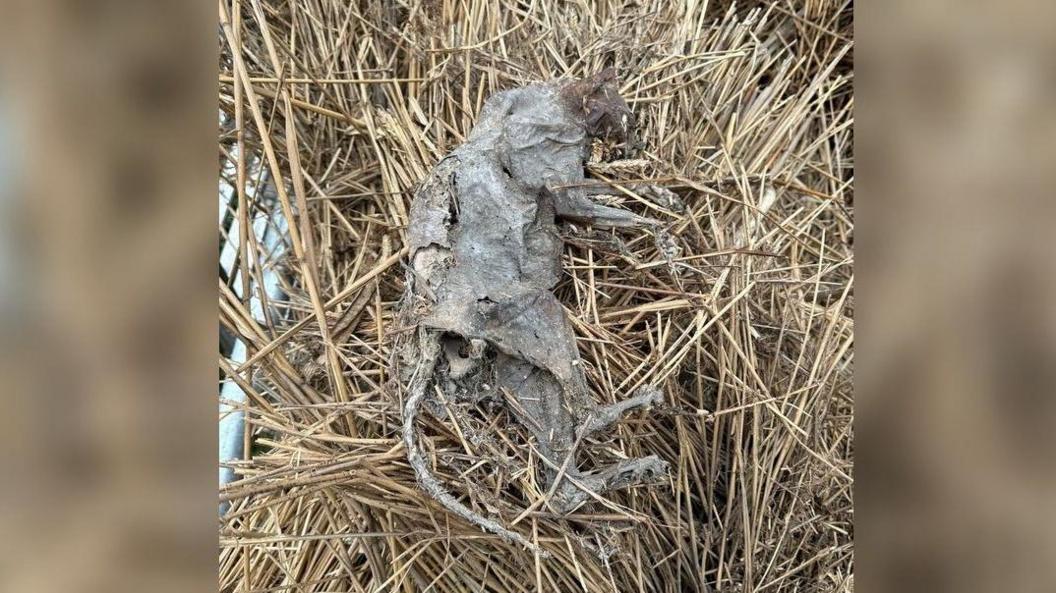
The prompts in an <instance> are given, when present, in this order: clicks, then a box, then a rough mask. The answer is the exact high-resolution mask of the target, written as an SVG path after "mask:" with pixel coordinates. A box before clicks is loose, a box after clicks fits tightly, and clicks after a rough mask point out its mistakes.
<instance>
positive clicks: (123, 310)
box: [0, 0, 1056, 591]
mask: <svg viewBox="0 0 1056 593" xmlns="http://www.w3.org/2000/svg"><path fill="white" fill-rule="evenodd" d="M192 6H194V5H193V4H192V3H177V2H168V3H160V2H116V1H115V2H53V1H47V0H43V1H39V2H28V1H22V2H18V1H8V2H5V4H4V18H3V19H2V22H0V32H2V33H3V35H2V37H0V44H2V45H0V47H2V49H3V51H2V53H0V229H2V230H0V374H2V383H0V385H2V393H3V396H4V400H3V401H4V404H5V408H4V413H2V414H0V446H2V454H0V471H2V472H3V476H4V478H3V480H2V485H0V533H3V534H4V535H5V537H4V538H2V539H0V590H4V591H59V590H78V591H104V590H105V591H133V590H135V591H141V590H151V591H168V590H171V591H176V590H181V591H182V590H190V589H191V588H192V587H193V588H194V589H198V588H203V589H204V590H208V589H209V588H210V587H214V586H215V582H216V581H215V575H216V572H215V571H216V564H215V562H216V560H215V559H216V542H217V540H216V526H217V523H216V521H217V517H216V504H217V499H216V481H215V480H216V478H215V476H216V474H215V471H216V466H215V456H216V440H215V439H216V437H215V435H216V420H217V415H216V414H217V413H216V399H215V398H216V388H217V383H216V381H217V374H216V372H217V371H216V366H215V365H216V354H215V352H216V350H215V348H216V347H217V346H216V345H217V327H216V322H215V311H216V309H215V302H216V301H215V300H214V299H215V296H216V292H215V291H216V288H215V286H214V285H213V284H212V274H213V271H214V270H215V268H214V267H213V266H215V265H216V249H217V243H216V235H215V234H214V232H215V231H214V228H215V227H214V226H213V225H214V218H213V216H214V213H215V211H214V210H213V207H214V204H215V202H214V201H213V200H215V193H214V192H215V191H216V185H215V180H216V178H215V171H216V168H215V166H216V162H217V161H216V160H215V159H216V155H215V153H213V152H212V151H213V150H215V149H214V148H213V146H214V139H215V133H216V131H217V126H216V103H215V92H216V85H217V78H216V74H217V70H216V67H217V62H216V51H217V49H216V48H217V43H216V34H217V28H216V17H215V16H214V13H212V12H211V11H210V10H208V9H209V8H210V7H209V6H208V5H198V6H194V7H192ZM1053 12H1054V10H1053V8H1052V6H1051V3H1042V2H1009V3H981V2H936V3H926V4H925V3H917V2H884V3H872V4H871V5H869V6H863V7H860V9H859V10H858V14H857V15H856V22H857V25H858V32H857V33H856V35H857V36H858V38H859V39H860V40H861V42H862V43H864V46H863V47H862V48H861V50H860V51H858V52H857V54H858V55H857V56H856V57H857V60H858V62H857V63H858V68H857V70H858V77H859V81H858V90H859V91H860V95H861V98H860V104H861V105H862V108H861V109H859V113H858V119H859V122H860V124H859V127H860V130H859V133H858V135H857V136H858V139H859V144H858V149H857V152H858V154H859V158H860V159H861V161H862V166H861V171H862V176H861V179H860V182H859V189H858V192H857V194H858V195H857V197H856V200H858V202H859V203H858V204H856V205H855V206H856V207H857V208H858V209H859V213H858V215H859V220H860V221H861V226H862V228H861V229H859V230H858V231H856V239H855V244H856V251H857V255H858V264H859V265H858V268H859V273H860V276H861V277H860V278H859V280H858V281H859V282H860V286H859V288H858V290H859V291H860V294H859V295H857V296H858V304H857V307H856V310H857V312H858V319H857V320H856V323H857V326H858V329H859V332H860V341H859V344H857V352H858V356H857V359H858V360H857V363H856V386H857V391H858V398H857V420H856V423H857V426H856V431H857V433H858V434H857V438H858V447H859V449H860V455H859V463H860V467H859V469H858V471H857V472H856V475H855V478H856V487H857V488H856V498H857V509H856V514H857V515H858V525H857V526H856V533H857V542H858V554H857V556H858V562H857V564H858V566H859V567H860V570H859V575H857V581H858V587H859V588H860V589H861V590H863V591H884V590H906V591H945V590H950V591H954V590H956V591H994V590H1000V591H1004V590H1012V591H1052V590H1054V588H1056V564H1054V563H1052V562H1051V561H1050V559H1051V558H1053V557H1054V556H1053V554H1054V552H1056V535H1054V534H1056V529H1054V528H1056V513H1054V511H1056V508H1054V506H1056V496H1053V494H1054V492H1056V488H1054V487H1056V472H1054V470H1056V467H1054V465H1056V461H1054V459H1056V456H1054V453H1056V450H1054V445H1056V443H1054V440H1056V436H1054V435H1056V431H1054V427H1056V404H1054V402H1053V397H1052V396H1053V385H1054V383H1056V381H1054V380H1053V379H1054V377H1053V374H1054V373H1056V371H1054V370H1053V369H1054V368H1056V364H1054V363H1056V311H1054V306H1053V302H1054V297H1056V280H1054V274H1053V271H1054V270H1053V263H1052V261H1051V258H1052V252H1053V250H1052V248H1051V238H1050V236H1051V234H1052V233H1051V225H1052V224H1053V222H1054V216H1053V214H1054V209H1056V203H1054V201H1053V198H1052V194H1053V190H1052V183H1053V181H1054V179H1053V178H1054V176H1056V174H1054V171H1056V167H1054V166H1053V165H1054V163H1053V158H1054V155H1056V150H1054V149H1056V146H1054V143H1056V113H1054V110H1056V74H1054V73H1056V69H1054V67H1053V66H1054V64H1053V61H1054V60H1056V51H1054V50H1056V47H1054V43H1056V42H1054V39H1056V37H1054V36H1053V32H1052V30H1051V29H1052V26H1053V23H1054V22H1056V20H1054V18H1053V17H1054V16H1056V15H1054V14H1053Z"/></svg>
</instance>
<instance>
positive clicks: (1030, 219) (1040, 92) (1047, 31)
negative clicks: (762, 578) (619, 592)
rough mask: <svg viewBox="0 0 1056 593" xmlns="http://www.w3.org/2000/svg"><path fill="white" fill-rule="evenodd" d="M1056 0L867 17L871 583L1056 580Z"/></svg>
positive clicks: (861, 401) (865, 267)
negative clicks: (1055, 33) (1055, 31)
mask: <svg viewBox="0 0 1056 593" xmlns="http://www.w3.org/2000/svg"><path fill="white" fill-rule="evenodd" d="M1054 16H1056V15H1054V9H1053V5H1052V3H1041V2H1030V3H1027V2H1010V3H983V2H963V3H962V2H937V3H921V2H893V3H892V2H884V3H873V4H872V5H871V6H862V7H861V8H860V9H859V11H858V12H857V14H856V15H855V22H856V25H857V33H858V39H859V41H860V42H861V43H862V44H863V45H862V47H861V48H860V50H859V51H858V53H857V58H858V60H857V66H858V74H859V77H858V85H857V87H856V90H857V94H858V96H859V99H860V103H859V106H860V108H859V110H858V114H857V115H858V127H857V130H856V132H857V133H856V140H857V142H856V148H857V154H858V157H859V164H860V168H859V171H860V176H859V178H858V182H859V192H858V196H857V199H858V204H857V207H858V209H859V212H858V214H859V221H860V228H859V229H857V233H856V238H855V239H856V240H855V253H856V256H857V258H858V260H857V261H858V269H859V272H860V275H861V278H860V279H859V282H860V284H859V291H860V293H859V295H858V298H859V301H858V308H857V312H858V319H857V329H858V340H857V344H856V346H857V355H858V360H857V362H858V364H857V368H856V376H855V387H856V392H857V396H858V397H857V399H856V415H857V416H856V430H857V437H858V439H859V440H858V463H859V466H858V471H857V472H856V484H855V486H856V490H855V502H856V514H857V517H856V519H857V520H856V528H857V529H856V534H857V536H858V537H857V541H856V543H857V549H858V553H859V555H858V560H859V562H858V566H859V569H860V570H859V574H858V575H857V577H858V581H859V586H860V587H861V588H862V590H868V591H873V590H877V591H899V590H905V591H1052V590H1056V565H1054V564H1053V563H1052V562H1051V559H1052V558H1053V557H1054V555H1053V554H1054V552H1056V496H1054V494H1056V471H1054V470H1056V430H1054V429H1056V400H1054V398H1053V395H1054V392H1053V389H1054V385H1056V380H1054V379H1056V275H1054V264H1053V259H1052V258H1053V247H1052V237H1053V231H1052V228H1053V224H1054V223H1056V216H1054V214H1056V200H1054V195H1053V194H1054V192H1053V182H1054V181H1056V168H1054V166H1053V165H1054V157H1056V76H1054V75H1056V69H1054V66H1056V51H1054V50H1056V37H1054V36H1053V30H1052V24H1053V22H1054V18H1053V17H1054Z"/></svg>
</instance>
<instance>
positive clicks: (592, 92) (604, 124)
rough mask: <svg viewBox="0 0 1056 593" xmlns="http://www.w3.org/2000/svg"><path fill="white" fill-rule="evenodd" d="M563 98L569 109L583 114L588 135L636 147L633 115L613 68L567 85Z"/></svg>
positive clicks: (563, 90)
mask: <svg viewBox="0 0 1056 593" xmlns="http://www.w3.org/2000/svg"><path fill="white" fill-rule="evenodd" d="M561 95H562V96H563V97H564V99H565V101H566V103H567V106H568V107H569V109H572V110H573V111H575V112H577V113H579V114H581V115H582V117H583V121H584V124H585V126H586V129H587V133H588V134H590V135H591V136H593V137H595V138H602V139H605V140H614V141H616V142H622V143H624V144H625V145H627V146H631V145H633V144H634V138H635V137H634V114H633V113H631V109H630V107H628V106H627V102H626V101H624V100H623V97H621V96H620V93H619V90H618V88H617V86H616V70H615V69H614V68H605V69H604V70H602V71H601V72H599V73H597V74H595V75H594V76H591V77H589V78H584V79H582V80H577V81H573V82H570V83H568V84H566V85H565V86H564V88H562V89H561Z"/></svg>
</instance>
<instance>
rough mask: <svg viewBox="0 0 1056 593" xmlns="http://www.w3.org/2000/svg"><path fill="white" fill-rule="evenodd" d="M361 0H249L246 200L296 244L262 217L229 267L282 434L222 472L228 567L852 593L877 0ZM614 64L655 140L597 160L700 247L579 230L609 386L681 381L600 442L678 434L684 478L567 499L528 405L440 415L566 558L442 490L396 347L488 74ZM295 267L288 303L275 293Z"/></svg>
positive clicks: (464, 461)
mask: <svg viewBox="0 0 1056 593" xmlns="http://www.w3.org/2000/svg"><path fill="white" fill-rule="evenodd" d="M360 4H361V6H351V7H349V6H345V3H343V2H333V1H332V0H301V1H297V2H289V3H287V2H272V1H268V2H265V1H263V0H249V1H246V2H242V3H237V1H236V3H235V4H233V5H232V4H230V3H227V2H225V1H222V2H221V3H220V13H221V21H222V22H223V23H224V26H223V27H222V30H221V35H220V44H221V47H222V50H221V51H222V61H221V64H220V71H221V72H220V108H221V110H222V112H223V114H224V116H225V117H224V119H225V123H224V125H223V126H222V129H221V135H220V165H221V185H223V184H224V183H227V184H231V185H234V186H235V187H237V188H239V192H238V196H239V199H238V203H237V206H236V207H232V209H231V212H230V217H232V218H233V219H234V220H236V221H239V222H240V223H241V224H240V225H239V228H240V229H248V228H249V223H250V221H251V220H252V221H257V222H258V224H264V221H267V220H274V219H275V218H281V219H284V220H287V221H289V226H288V233H286V252H285V255H282V256H281V257H277V256H276V255H275V253H274V252H272V251H270V250H268V249H266V248H265V247H264V246H262V245H259V244H257V242H256V241H254V240H253V235H252V233H248V232H239V233H238V235H239V236H238V237H237V241H238V244H239V245H240V246H241V253H240V257H239V259H238V262H237V266H238V269H239V270H241V274H239V275H238V276H237V277H236V278H233V279H230V280H228V279H227V278H224V277H223V275H222V277H221V281H220V318H221V324H222V325H223V326H224V327H225V328H227V329H228V330H230V331H231V332H232V333H233V334H235V335H237V336H238V337H239V338H240V339H242V340H243V341H244V342H245V343H246V344H247V345H248V347H249V352H250V357H251V358H250V362H249V363H248V364H245V365H242V366H241V368H236V367H239V365H238V364H236V363H232V362H231V361H228V360H226V359H221V361H220V367H221V371H222V379H223V380H224V381H231V380H234V381H238V382H239V384H240V385H242V386H243V387H244V388H245V389H246V390H247V392H248V393H249V404H248V405H247V408H246V409H247V411H248V414H249V425H248V429H247V442H251V443H252V448H251V449H250V450H249V451H250V452H251V455H250V454H247V459H246V460H245V461H243V462H241V463H238V464H236V468H237V471H238V472H239V475H240V476H241V479H240V480H239V481H236V482H235V483H233V484H231V485H230V486H228V487H226V488H225V489H224V490H223V491H222V492H221V496H222V498H223V499H224V500H228V501H230V502H231V504H232V506H231V510H230V512H229V513H228V514H227V515H226V516H225V517H223V519H222V520H221V525H220V543H221V549H220V586H221V590H223V591H424V590H430V591H436V592H449V591H466V592H469V591H474V592H475V591H499V592H510V593H513V592H518V593H519V592H525V593H529V592H535V591H584V592H586V593H593V592H601V591H642V592H645V591H671V592H674V591H709V590H714V591H763V590H765V591H770V592H774V593H776V592H779V591H849V590H853V576H852V575H853V542H852V538H853V510H852V509H853V503H852V497H851V488H852V483H853V479H852V477H851V476H852V470H853V444H852V443H853V428H852V416H853V401H852V397H853V394H852V389H851V366H852V365H851V361H852V358H853V329H854V325H853V321H852V318H851V317H852V312H853V311H852V310H853V290H854V289H853V278H854V276H853V263H854V259H853V254H852V250H851V243H852V234H853V201H852V197H853V145H852V144H853V130H852V121H853V98H852V92H853V89H852V81H853V74H852V70H853V59H852V54H851V47H852V40H851V38H852V35H853V33H852V26H851V6H850V2H841V1H840V0H835V1H832V2H830V1H828V0H824V1H818V0H808V1H807V2H805V6H804V5H800V3H796V4H797V5H796V6H793V3H791V2H777V3H774V4H773V5H766V6H763V7H760V8H753V7H751V6H749V5H747V4H745V5H737V6H736V7H732V8H731V7H730V6H729V3H728V2H724V1H723V2H706V1H703V2H694V1H689V2H685V3H681V2H658V1H655V0H651V1H644V2H626V1H624V2H615V1H609V0H578V1H568V2H549V1H545V0H520V1H511V0H506V1H503V2H487V3H485V2H454V1H450V0H432V1H425V2H418V1H416V0H407V1H406V2H399V1H393V2H390V1H385V2H381V1H377V2H362V3H360ZM232 48H236V50H233V49H232ZM609 65H615V66H616V67H617V68H618V71H619V73H620V78H621V80H622V84H623V86H622V89H623V93H624V96H625V97H626V98H627V99H628V101H629V102H630V103H631V105H632V107H633V108H634V110H635V112H636V114H637V117H638V121H639V125H640V136H641V139H642V141H643V142H644V145H645V149H644V152H643V153H642V154H641V155H640V157H639V158H637V159H635V160H632V161H625V162H621V163H616V164H612V163H609V164H604V163H598V164H594V165H592V166H591V172H592V176H593V177H595V178H599V179H605V180H608V181H610V182H611V183H612V185H613V190H612V192H611V194H612V195H611V196H610V197H609V198H607V199H608V200H609V201H610V202H612V203H619V204H621V205H622V206H623V207H625V208H628V209H632V210H635V211H637V212H639V213H642V214H647V215H649V216H651V217H654V218H659V219H661V220H663V221H664V222H665V223H666V224H668V225H669V228H670V231H671V234H672V236H673V238H674V241H675V242H676V243H677V247H678V252H677V253H676V254H675V257H674V258H673V259H672V260H669V259H665V257H664V256H663V255H662V254H661V252H660V249H659V247H658V243H657V241H656V240H655V237H654V236H653V235H652V234H651V233H650V232H649V231H646V230H635V231H630V232H624V233H614V232H611V231H599V230H592V229H584V228H567V229H566V235H567V236H566V239H567V241H568V247H567V250H566V252H565V261H564V264H565V270H566V276H565V279H564V281H563V282H562V284H561V285H560V286H559V288H558V295H559V297H560V298H561V300H562V302H564V303H565V305H566V307H567V309H568V311H569V314H570V316H571V317H572V319H573V324H574V326H575V329H576V331H577V334H578V337H579V338H580V340H581V341H580V350H581V353H582V356H583V359H584V364H585V366H586V367H587V372H588V376H589V378H590V381H591V384H592V387H593V388H594V391H595V397H596V398H597V399H598V400H599V401H615V400H617V399H620V398H623V397H626V396H627V394H629V393H631V392H632V391H633V389H634V388H635V386H637V385H640V384H642V383H645V382H655V383H658V384H661V385H662V386H663V387H664V389H665V391H666V393H667V402H666V404H665V406H663V408H662V409H660V410H656V411H654V412H653V413H651V414H649V415H636V416H635V417H634V418H633V419H631V420H630V421H628V422H626V423H624V424H623V425H622V426H621V427H620V428H619V429H618V430H616V431H614V432H613V434H612V435H611V436H610V437H609V438H607V440H605V441H604V442H599V443H594V444H592V445H591V446H590V447H588V449H589V450H590V451H591V455H593V459H594V460H597V461H598V462H599V463H600V462H604V461H605V460H611V459H612V458H614V457H621V456H632V457H633V456H641V455H647V454H651V453H656V454H659V455H660V456H661V457H663V458H664V459H666V460H668V461H669V462H671V464H672V474H671V476H670V480H669V481H668V482H666V483H663V484H656V485H651V486H645V487H639V488H635V489H632V490H627V491H622V492H617V493H613V494H612V495H610V496H608V497H607V500H606V501H605V503H595V504H593V505H590V506H589V507H586V508H584V509H581V510H580V511H579V512H578V514H576V515H574V516H572V517H566V518H561V517H556V516H554V515H553V514H551V513H549V512H547V510H546V508H545V507H541V506H539V505H538V504H537V502H538V501H539V499H540V498H542V497H543V496H544V495H545V492H543V491H541V488H542V485H541V484H538V483H536V482H535V479H534V472H532V471H529V468H531V467H533V466H534V465H535V464H538V463H539V461H538V458H537V456H536V454H535V453H534V452H533V449H532V446H531V443H530V441H529V440H528V439H527V438H526V436H525V433H524V431H523V430H522V429H521V428H520V427H519V426H518V425H517V423H516V422H514V421H512V419H510V418H509V417H507V415H506V414H505V413H502V414H500V415H499V416H497V417H496V415H495V414H494V413H488V412H486V411H485V410H468V409H461V410H459V412H460V413H459V414H458V415H454V414H452V416H451V418H449V419H447V420H441V419H431V420H429V421H428V422H427V425H428V431H427V435H428V438H426V439H425V440H426V442H425V446H426V448H427V451H429V452H431V453H432V455H433V458H434V462H435V467H436V471H437V473H438V474H439V476H440V477H441V479H442V480H444V481H445V483H447V484H449V485H450V486H451V488H452V490H453V491H454V492H455V493H456V494H458V495H460V496H462V497H463V500H465V501H467V503H468V504H470V505H471V506H473V507H475V508H476V509H478V510H479V511H481V512H484V513H495V514H496V515H497V516H498V517H500V518H501V520H502V521H503V522H505V523H507V524H513V525H514V527H513V528H514V529H516V530H518V531H520V532H521V533H523V534H525V535H526V536H527V537H529V538H532V539H535V540H537V541H538V542H540V544H541V545H542V546H544V547H545V548H546V549H547V550H549V551H551V552H552V554H553V558H551V559H541V558H537V557H535V556H534V555H533V554H531V553H528V552H525V551H523V550H520V549H518V548H516V547H514V546H510V545H507V544H504V543H503V542H502V541H500V540H499V539H498V538H496V537H494V536H491V535H488V534H485V533H482V532H480V531H479V530H477V529H475V528H473V527H472V526H470V525H468V524H466V523H464V522H463V521H461V520H458V519H457V518H454V517H452V516H450V515H449V514H447V513H445V512H444V511H443V510H442V509H441V508H440V507H439V506H438V505H437V504H436V503H435V502H433V501H432V499H430V498H428V497H427V496H425V495H423V494H422V492H420V491H419V490H418V489H417V488H416V485H415V481H414V472H413V471H412V470H411V469H410V467H409V466H408V464H407V462H406V460H405V457H404V451H403V449H402V447H401V442H400V434H399V414H400V412H399V410H400V397H401V394H400V393H399V390H398V389H397V388H396V387H395V386H394V385H393V384H392V382H391V381H390V376H389V369H388V358H389V352H390V346H391V338H392V332H394V331H396V330H398V328H396V327H394V323H393V321H394V319H393V311H394V306H395V301H396V300H397V299H398V298H399V295H400V294H401V292H402V290H403V269H402V266H401V265H400V257H401V255H402V254H403V250H402V249H403V239H404V236H405V229H404V227H403V225H404V223H405V221H406V220H407V210H408V204H409V201H410V198H411V195H412V192H413V188H414V187H415V184H416V182H417V181H418V180H419V179H421V178H422V177H423V176H424V175H425V173H426V171H427V170H429V168H430V167H431V166H432V165H433V164H434V163H435V162H436V161H437V160H438V159H439V158H440V157H441V156H442V155H443V154H444V153H445V152H447V151H449V150H450V149H452V148H453V147H454V146H456V145H457V144H459V143H460V141H461V140H462V138H463V137H464V135H465V134H466V133H467V131H468V130H469V129H470V128H471V126H472V124H473V121H474V117H475V115H476V113H477V112H478V110H479V108H480V106H481V104H482V101H483V99H484V98H485V97H487V96H488V95H489V94H490V93H492V92H493V91H495V90H498V89H503V88H508V87H511V86H515V85H519V84H522V83H527V82H531V81H536V80H540V79H547V78H552V77H559V76H583V75H588V74H593V73H596V72H597V71H599V70H600V69H602V68H603V67H605V66H609ZM642 180H648V181H649V182H650V183H654V184H656V185H660V186H662V187H666V188H668V189H671V190H673V191H675V192H676V193H677V194H678V195H679V197H680V198H681V199H682V201H684V203H685V206H686V209H685V211H683V212H678V211H676V210H675V209H670V208H664V207H662V206H658V205H657V204H656V202H655V201H654V200H650V199H649V198H648V197H647V196H642V195H640V192H637V191H636V190H635V189H634V188H635V187H636V186H635V185H634V182H637V181H642ZM621 183H622V185H621ZM257 188H261V191H257ZM274 271H279V272H281V280H282V282H283V284H284V289H285V290H286V292H287V293H288V300H287V301H284V302H273V301H270V300H269V301H267V306H266V311H264V312H262V311H256V312H252V311H251V308H252V307H251V304H250V298H249V297H250V296H251V295H253V294H259V290H260V283H259V280H260V279H261V277H262V275H263V274H264V273H267V272H274ZM586 461H587V465H588V466H589V463H590V462H591V460H590V459H587V460H586Z"/></svg>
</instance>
